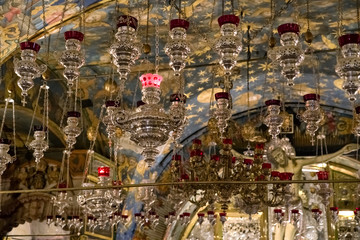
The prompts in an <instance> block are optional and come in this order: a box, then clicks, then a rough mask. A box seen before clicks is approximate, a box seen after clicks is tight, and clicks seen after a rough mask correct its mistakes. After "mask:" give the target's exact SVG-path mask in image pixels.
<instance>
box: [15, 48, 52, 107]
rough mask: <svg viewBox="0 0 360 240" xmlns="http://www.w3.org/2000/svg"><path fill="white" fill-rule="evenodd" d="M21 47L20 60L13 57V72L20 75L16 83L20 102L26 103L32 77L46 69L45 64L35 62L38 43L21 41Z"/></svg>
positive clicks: (36, 76) (31, 85) (31, 84)
mask: <svg viewBox="0 0 360 240" xmlns="http://www.w3.org/2000/svg"><path fill="white" fill-rule="evenodd" d="M20 48H21V60H19V59H17V58H15V59H14V70H15V73H16V74H17V75H18V76H19V77H20V79H19V80H18V82H17V84H18V86H19V88H20V89H21V96H22V98H23V99H22V100H21V102H22V104H23V106H25V104H26V96H27V95H28V91H29V89H31V88H32V87H33V86H34V81H33V80H34V79H35V78H38V77H40V76H41V74H43V73H44V72H45V71H46V68H47V67H46V65H45V64H41V65H38V64H37V63H36V55H37V53H38V52H39V50H40V45H39V44H37V43H34V42H22V43H20Z"/></svg>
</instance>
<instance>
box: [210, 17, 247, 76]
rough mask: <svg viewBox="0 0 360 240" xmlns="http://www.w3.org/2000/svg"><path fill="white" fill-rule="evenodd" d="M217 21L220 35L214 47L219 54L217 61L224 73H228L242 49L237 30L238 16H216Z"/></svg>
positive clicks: (240, 36)
mask: <svg viewBox="0 0 360 240" xmlns="http://www.w3.org/2000/svg"><path fill="white" fill-rule="evenodd" d="M218 23H219V26H220V31H221V37H220V38H219V39H218V40H217V41H216V43H215V46H214V49H215V51H216V52H217V53H218V54H219V55H220V60H219V63H220V65H221V66H222V67H223V69H224V71H225V74H226V75H230V74H231V70H232V69H233V68H234V66H235V65H236V63H237V58H238V55H239V53H240V52H241V49H242V43H241V39H242V35H241V33H240V32H238V30H237V27H238V25H239V23H240V18H239V17H238V16H235V15H223V16H221V17H219V18H218Z"/></svg>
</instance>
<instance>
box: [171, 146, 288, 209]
mask: <svg viewBox="0 0 360 240" xmlns="http://www.w3.org/2000/svg"><path fill="white" fill-rule="evenodd" d="M221 147H222V149H221V154H220V155H216V154H215V155H211V157H210V159H208V160H207V159H206V157H205V155H204V152H203V151H202V150H201V149H202V143H201V141H200V140H199V139H195V140H194V141H193V144H192V147H191V152H190V159H189V160H188V163H187V162H184V163H183V162H182V160H181V157H180V156H179V155H175V156H174V157H173V163H172V168H171V169H172V170H171V171H172V176H173V181H174V179H177V180H175V181H184V182H187V181H191V182H196V181H201V182H203V181H205V182H206V181H270V180H291V179H292V175H293V174H292V173H288V172H277V171H271V164H270V163H267V162H264V161H263V154H264V152H263V151H264V145H263V144H257V146H256V149H255V155H254V159H237V158H235V157H233V155H232V153H231V150H232V140H231V139H223V143H222V146H221ZM181 192H182V193H183V196H184V195H186V197H187V199H188V200H189V201H191V202H194V203H196V204H199V205H204V204H206V203H209V204H210V206H209V207H210V209H211V208H212V207H213V204H214V203H215V202H218V203H219V204H220V205H221V209H222V210H223V213H225V212H226V211H227V209H228V205H229V204H230V200H231V198H232V197H235V196H237V197H240V198H241V199H242V201H243V202H244V203H245V204H246V205H251V206H253V208H252V209H259V208H260V207H261V206H262V204H265V205H266V206H279V205H281V204H283V203H284V201H285V200H287V199H288V198H287V197H289V196H291V194H290V187H289V185H288V184H274V185H272V187H268V186H267V185H251V184H250V185H242V186H238V185H232V184H214V185H201V184H196V183H195V184H191V185H184V186H182V185H181V184H180V185H177V186H173V187H172V191H171V192H170V195H171V197H173V198H174V199H178V196H179V195H181ZM211 211H213V209H211ZM256 211H257V210H256ZM256 211H255V212H256ZM253 213H254V212H251V213H249V214H253ZM225 215H226V214H225ZM225 215H224V216H225Z"/></svg>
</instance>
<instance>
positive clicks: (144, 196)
mask: <svg viewBox="0 0 360 240" xmlns="http://www.w3.org/2000/svg"><path fill="white" fill-rule="evenodd" d="M144 181H145V182H148V181H147V180H144ZM138 190H139V192H138V193H139V198H140V199H141V201H142V202H143V204H144V206H143V208H142V210H141V211H140V212H138V213H135V214H134V216H135V222H136V223H137V225H138V226H139V227H140V228H141V229H144V228H151V229H155V228H156V226H157V225H158V224H159V216H158V215H157V214H156V211H155V203H156V199H157V198H156V194H155V193H154V188H153V187H142V188H140V189H138Z"/></svg>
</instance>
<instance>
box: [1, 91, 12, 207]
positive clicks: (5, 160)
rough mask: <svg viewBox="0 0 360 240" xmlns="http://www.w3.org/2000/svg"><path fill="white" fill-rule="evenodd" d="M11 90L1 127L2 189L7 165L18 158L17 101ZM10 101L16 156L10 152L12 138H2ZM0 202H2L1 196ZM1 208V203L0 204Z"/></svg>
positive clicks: (6, 101)
mask: <svg viewBox="0 0 360 240" xmlns="http://www.w3.org/2000/svg"><path fill="white" fill-rule="evenodd" d="M10 94H11V92H10V91H9V97H7V98H6V99H5V107H4V113H3V116H2V120H1V128H0V189H1V176H2V175H3V173H4V172H5V170H6V166H7V164H9V163H12V162H13V161H15V160H16V142H15V140H16V138H15V137H16V135H15V134H16V130H15V103H14V99H12V98H11V97H10ZM9 103H11V104H12V115H11V116H12V127H13V136H12V137H13V145H14V156H11V155H10V154H9V150H10V144H11V140H10V139H7V138H1V135H2V134H3V132H4V125H5V119H6V113H7V110H8V107H9ZM0 202H1V196H0ZM0 209H1V204H0Z"/></svg>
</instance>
